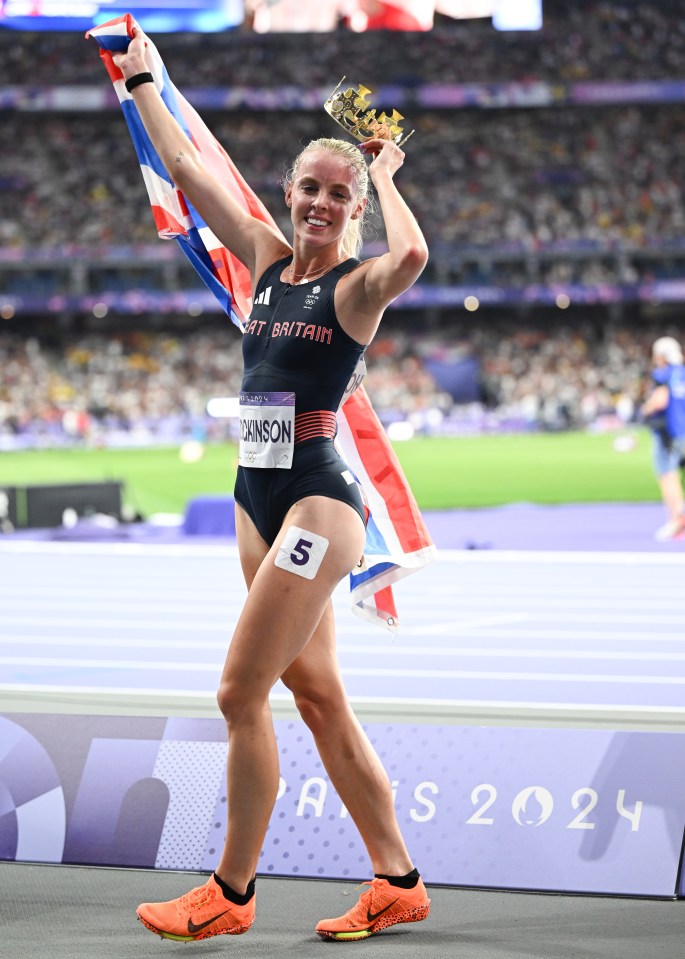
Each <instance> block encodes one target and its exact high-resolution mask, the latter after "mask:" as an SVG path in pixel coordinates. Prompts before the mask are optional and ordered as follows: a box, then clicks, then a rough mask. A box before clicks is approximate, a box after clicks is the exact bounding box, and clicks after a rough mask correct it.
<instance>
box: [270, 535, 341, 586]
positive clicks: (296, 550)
mask: <svg viewBox="0 0 685 959" xmlns="http://www.w3.org/2000/svg"><path fill="white" fill-rule="evenodd" d="M327 549H328V540H327V539H326V537H325V536H318V535H317V534H316V533H308V532H307V530H306V529H300V528H299V526H290V527H288V529H287V531H286V534H285V536H284V537H283V542H282V543H281V545H280V546H279V547H278V553H277V555H276V559H275V560H274V563H275V564H276V566H280V567H281V569H287V570H288V571H289V572H290V573H297V575H298V576H304V578H305V579H314V577H315V576H316V574H317V573H318V571H319V566H321V561H322V560H323V558H324V556H325V555H326V550H327Z"/></svg>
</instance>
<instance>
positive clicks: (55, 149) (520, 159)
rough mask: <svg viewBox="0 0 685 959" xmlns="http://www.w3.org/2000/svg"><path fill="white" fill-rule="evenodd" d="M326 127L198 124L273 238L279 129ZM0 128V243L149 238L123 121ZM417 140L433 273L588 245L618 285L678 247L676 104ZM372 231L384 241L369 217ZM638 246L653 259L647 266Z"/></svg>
mask: <svg viewBox="0 0 685 959" xmlns="http://www.w3.org/2000/svg"><path fill="white" fill-rule="evenodd" d="M325 121H326V118H325V117H323V116H319V115H313V114H310V113H298V114H287V119H286V120H285V121H284V120H283V117H282V116H280V115H278V114H271V113H269V114H264V116H263V118H261V117H260V121H259V122H256V121H255V119H254V118H253V117H252V118H250V117H246V116H244V115H238V114H230V115H223V116H218V115H217V116H215V117H213V118H211V119H210V125H212V127H213V130H214V132H215V134H216V135H217V137H218V139H219V140H220V141H221V142H223V143H224V144H226V146H227V147H228V149H229V151H230V152H231V154H232V156H233V158H234V160H235V161H236V163H237V165H238V168H239V169H240V170H242V171H243V172H244V175H245V176H246V177H247V179H248V181H249V183H250V185H251V186H252V187H253V189H254V190H255V191H256V192H257V193H258V194H259V195H260V196H261V197H262V198H263V199H264V201H265V202H266V204H267V206H268V207H269V208H270V210H271V212H272V214H273V215H274V216H275V217H276V219H277V220H278V221H279V222H280V224H281V227H282V229H283V230H284V231H285V232H287V228H288V224H287V222H286V214H287V210H286V208H285V205H284V203H283V194H282V189H281V187H280V185H279V184H280V181H281V180H282V177H283V175H284V173H285V170H284V169H283V168H282V162H281V161H280V159H279V158H280V157H281V154H282V149H283V147H282V144H283V141H284V138H287V140H288V141H289V143H290V152H291V154H292V155H294V154H295V153H296V152H297V150H298V149H299V145H300V144H301V143H303V142H307V141H308V140H309V139H311V138H313V137H314V136H316V135H320V134H321V132H322V129H323V130H324V132H325V126H324V124H325ZM3 122H4V125H5V130H6V135H7V136H8V137H9V139H10V140H11V141H12V142H13V144H14V149H13V150H12V151H6V152H4V153H3V154H2V155H0V247H5V248H10V249H12V248H14V249H26V250H36V249H40V248H45V249H54V248H62V249H64V248H65V247H70V248H72V249H73V250H74V251H75V252H76V253H78V252H79V251H80V253H81V255H85V254H86V253H87V254H88V255H90V256H91V257H92V256H95V255H96V254H97V250H96V249H95V248H96V247H99V246H107V245H111V244H139V243H147V244H153V243H155V242H156V237H155V232H154V226H153V223H152V218H151V216H150V213H149V207H148V201H147V197H146V194H145V190H144V185H143V181H142V178H141V176H140V169H139V166H138V164H137V161H136V159H135V156H134V153H133V148H132V146H131V143H130V139H129V137H128V134H127V132H126V129H125V126H124V121H123V118H122V117H121V116H119V115H118V114H115V113H112V114H105V115H99V116H93V115H89V116H87V117H86V116H79V115H69V116H61V115H55V114H50V115H47V116H42V115H35V116H34V115H27V114H9V115H7V116H6V117H5V119H4V121H3ZM284 122H285V125H286V127H287V129H286V130H283V127H282V124H283V123H284ZM331 125H332V124H331ZM279 130H280V131H281V132H279V133H278V134H276V131H279ZM413 143H414V146H413V147H412V148H411V149H412V151H413V152H412V153H411V154H410V157H409V160H408V162H407V164H406V167H405V169H403V170H402V171H400V176H401V180H402V188H403V191H404V193H405V195H406V196H407V199H408V201H409V203H410V205H411V207H412V209H413V210H415V211H416V213H417V216H418V219H419V221H420V223H421V224H422V227H423V228H424V231H425V233H426V235H427V238H428V242H429V245H430V247H431V251H432V266H431V269H432V270H433V271H434V272H435V276H436V277H437V278H438V279H441V280H443V281H447V280H451V281H454V280H455V279H459V277H460V276H461V277H463V276H464V275H465V273H466V271H467V267H466V266H465V260H466V261H467V262H468V260H469V258H471V260H473V259H474V258H475V259H476V261H477V262H478V264H479V270H480V271H481V273H483V271H486V272H487V270H488V268H489V267H488V265H489V264H490V263H491V262H492V260H493V258H494V259H495V260H498V258H499V260H501V258H502V254H505V255H513V254H516V255H519V256H527V257H529V258H530V257H533V256H539V255H541V254H545V251H548V252H549V253H550V254H552V253H553V254H554V256H553V258H554V261H555V263H557V264H558V263H559V262H565V263H566V264H567V269H568V264H569V263H572V259H570V258H569V257H571V256H573V255H576V256H577V254H578V253H579V252H580V253H583V251H585V253H586V255H585V257H581V270H582V271H584V270H586V269H587V267H588V263H587V259H588V256H589V255H590V252H592V251H599V254H600V255H601V254H602V253H604V255H605V256H608V258H609V261H608V263H602V262H601V261H598V260H597V258H596V257H595V256H594V253H593V266H594V269H595V271H596V270H597V264H598V262H599V265H600V266H602V267H603V269H602V271H601V276H602V278H603V279H605V280H610V279H613V280H621V281H622V282H628V281H631V280H632V279H635V278H638V277H640V276H641V275H645V274H649V273H650V272H654V271H655V270H656V271H658V270H659V269H661V270H662V271H667V270H668V260H667V259H665V260H663V262H661V260H660V259H658V257H661V258H662V259H663V257H664V254H669V253H670V254H678V253H679V251H680V253H679V255H680V256H682V255H683V238H684V237H685V222H684V215H683V209H684V206H683V200H684V196H683V192H684V182H685V181H684V178H683V169H684V168H685V167H684V163H685V108H683V107H682V106H678V107H673V106H650V107H638V106H624V107H620V108H616V107H615V108H612V109H611V110H609V109H599V108H596V109H592V108H586V109H561V108H559V109H545V110H536V111H528V110H510V111H477V112H474V111H463V112H455V111H450V112H449V113H448V112H442V113H441V112H436V111H432V112H424V113H423V114H422V115H420V116H419V117H418V121H417V133H416V136H415V138H414V141H413ZM618 144H620V147H619V146H617V145H618ZM409 149H410V147H409V146H408V147H407V150H409ZM279 163H280V166H279ZM375 238H378V239H381V240H382V234H381V235H380V236H378V232H377V229H376V230H374V224H373V222H371V229H370V232H369V236H368V239H369V240H370V241H373V240H374V239H375ZM566 254H569V257H566V259H564V258H565V256H566ZM645 254H649V255H650V256H651V255H652V254H653V255H654V257H657V259H648V260H647V265H645ZM542 269H543V273H544V270H545V269H546V270H547V271H549V268H548V267H547V266H545V265H544V264H543V267H542ZM573 269H574V270H575V267H574V268H573ZM576 273H577V270H576ZM574 275H575V274H574ZM494 278H495V279H497V277H496V276H495V277H494ZM552 278H556V277H555V276H554V273H553V274H552ZM559 278H561V277H559ZM581 278H582V276H581Z"/></svg>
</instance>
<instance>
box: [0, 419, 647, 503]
mask: <svg viewBox="0 0 685 959" xmlns="http://www.w3.org/2000/svg"><path fill="white" fill-rule="evenodd" d="M616 436H617V435H616V434H611V433H609V434H590V433H559V434H509V435H493V436H477V437H457V438H444V437H440V438H419V439H414V440H411V441H409V442H404V443H396V444H394V447H395V450H396V452H397V455H398V457H399V459H400V462H401V463H402V466H403V468H404V470H405V472H406V474H407V477H408V479H409V481H410V483H411V486H412V489H413V490H414V493H415V495H416V499H417V501H418V503H419V506H420V507H421V508H422V509H458V508H465V507H466V508H476V507H484V506H496V505H501V504H505V503H520V502H529V503H588V502H596V503H602V502H638V501H639V502H645V501H658V499H659V492H658V488H657V485H656V481H655V479H654V476H653V474H652V470H651V464H650V437H649V434H648V433H647V432H646V431H644V430H635V431H631V433H630V434H620V437H621V439H623V440H626V438H627V445H631V444H632V443H633V442H634V446H633V448H630V449H628V450H625V451H622V452H619V451H617V450H616V449H615V446H614V443H615V440H616ZM191 452H192V448H191ZM235 469H236V449H235V447H234V446H231V445H230V444H217V445H209V446H206V447H205V448H204V453H203V455H202V457H201V458H200V459H198V460H196V461H190V462H188V461H184V458H182V456H181V455H180V451H179V449H178V447H174V448H170V447H164V448H153V449H135V450H118V449H117V450H107V449H75V450H40V451H27V452H1V453H0V485H4V486H32V485H36V484H59V483H86V482H102V481H105V480H110V481H111V480H118V481H121V482H123V484H124V490H125V496H124V498H125V501H126V503H127V504H129V505H130V506H131V507H132V508H133V509H135V510H136V511H137V512H139V513H140V514H142V515H143V516H144V517H148V516H150V515H152V514H156V513H175V514H178V513H183V512H184V510H185V507H186V504H187V502H188V501H189V500H190V499H192V498H193V497H194V496H200V495H203V494H222V493H230V492H231V490H232V489H233V481H234V478H235Z"/></svg>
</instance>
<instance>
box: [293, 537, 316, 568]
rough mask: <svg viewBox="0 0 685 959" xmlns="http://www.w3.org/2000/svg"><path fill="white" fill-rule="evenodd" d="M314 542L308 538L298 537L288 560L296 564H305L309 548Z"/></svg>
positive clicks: (307, 559) (307, 560)
mask: <svg viewBox="0 0 685 959" xmlns="http://www.w3.org/2000/svg"><path fill="white" fill-rule="evenodd" d="M313 545H314V544H313V543H312V542H310V541H309V540H308V539H301V538H300V539H298V541H297V544H296V545H295V547H294V549H293V551H292V553H291V554H290V560H291V562H293V563H294V564H295V565H296V566H306V565H307V563H308V562H309V558H310V557H309V550H310V549H311V548H312V546H313Z"/></svg>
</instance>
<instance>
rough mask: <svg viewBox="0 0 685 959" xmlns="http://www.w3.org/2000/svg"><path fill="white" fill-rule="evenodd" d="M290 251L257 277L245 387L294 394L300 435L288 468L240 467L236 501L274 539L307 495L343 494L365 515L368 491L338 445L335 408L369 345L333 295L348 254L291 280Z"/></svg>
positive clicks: (349, 263)
mask: <svg viewBox="0 0 685 959" xmlns="http://www.w3.org/2000/svg"><path fill="white" fill-rule="evenodd" d="M290 261H291V258H290V257H287V258H285V259H282V260H279V261H278V262H277V263H274V264H273V265H272V266H270V267H269V268H268V269H267V270H266V271H265V272H264V274H263V276H262V277H261V279H260V280H259V282H258V284H257V289H256V291H255V297H254V305H253V308H252V312H251V313H250V317H249V319H248V320H247V321H246V324H245V333H244V335H243V362H244V373H243V381H242V387H241V392H243V393H248V394H265V393H294V394H295V435H294V451H293V461H292V466H291V467H290V468H289V469H279V468H272V467H267V468H251V467H249V466H239V467H238V475H237V478H236V484H235V499H236V502H237V503H238V504H239V505H240V506H241V507H242V508H243V509H244V510H245V512H246V513H247V514H248V516H249V517H250V518H251V519H252V521H253V523H254V524H255V526H256V527H257V530H258V532H259V534H260V535H261V537H262V538H263V539H264V540H265V541H266V542H267V543H268V544H269V545H271V544H272V543H273V542H274V540H275V538H276V536H277V534H278V532H279V530H280V528H281V526H282V524H283V520H284V518H285V515H286V513H287V512H288V510H289V509H290V507H291V506H292V505H293V504H294V503H296V502H298V500H301V499H303V498H304V497H305V496H327V497H329V498H331V499H337V500H342V502H344V503H348V504H349V505H350V506H352V507H353V508H354V509H356V510H357V512H358V513H359V515H360V516H361V518H362V520H363V521H364V522H366V510H365V506H364V501H363V497H362V493H361V491H360V489H359V486H358V484H357V483H356V481H354V478H353V477H352V476H351V474H350V472H349V470H348V468H347V466H346V464H345V462H344V461H343V460H342V459H341V457H340V456H339V454H338V452H337V450H336V449H335V446H334V443H333V439H334V437H335V432H336V418H335V414H336V411H337V409H338V406H339V405H340V401H341V399H342V397H343V394H344V392H345V389H346V387H347V385H348V383H349V381H350V378H351V376H352V374H353V372H354V369H355V367H356V365H357V362H358V360H359V358H360V356H361V355H362V353H363V352H364V346H362V344H360V343H357V342H356V341H355V340H353V339H352V338H351V337H350V336H348V334H347V333H345V331H344V330H343V329H342V327H341V326H340V324H339V323H338V320H337V318H336V315H335V307H334V303H333V296H334V293H335V287H336V284H337V282H338V280H339V279H340V277H341V276H344V275H345V274H346V273H349V272H350V271H351V270H353V269H354V268H355V267H356V266H357V265H358V263H359V261H358V260H355V259H349V260H346V261H345V262H344V263H341V264H340V265H339V266H337V267H334V268H333V269H332V270H331V271H330V272H328V273H327V274H326V275H325V276H323V277H319V278H318V279H316V280H312V281H311V282H308V283H300V284H297V285H296V286H292V285H291V284H289V283H284V282H283V281H282V280H281V273H282V271H283V268H284V267H285V266H286V265H287V264H288V263H289V262H290Z"/></svg>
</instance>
